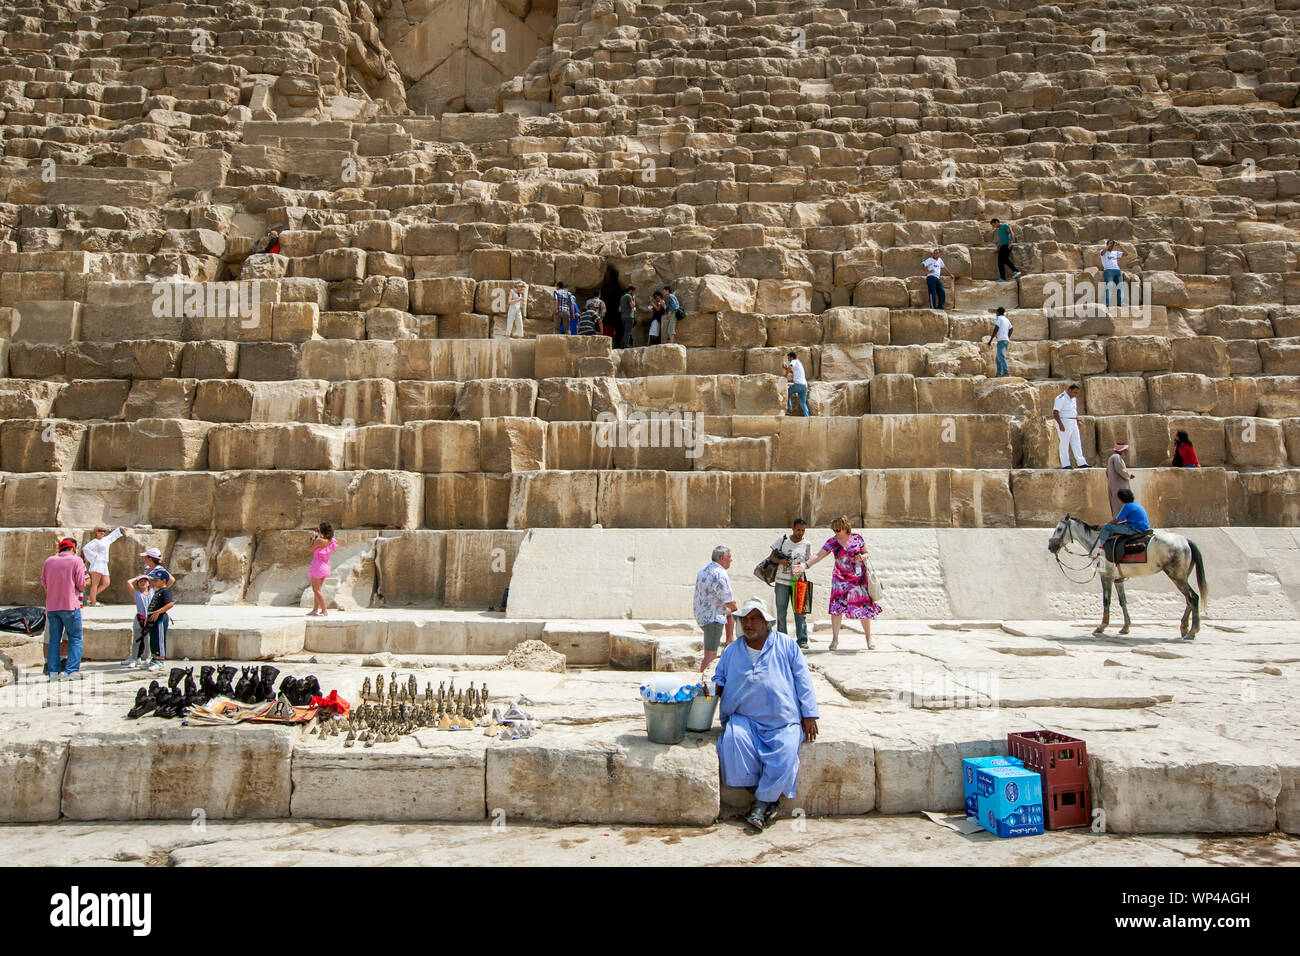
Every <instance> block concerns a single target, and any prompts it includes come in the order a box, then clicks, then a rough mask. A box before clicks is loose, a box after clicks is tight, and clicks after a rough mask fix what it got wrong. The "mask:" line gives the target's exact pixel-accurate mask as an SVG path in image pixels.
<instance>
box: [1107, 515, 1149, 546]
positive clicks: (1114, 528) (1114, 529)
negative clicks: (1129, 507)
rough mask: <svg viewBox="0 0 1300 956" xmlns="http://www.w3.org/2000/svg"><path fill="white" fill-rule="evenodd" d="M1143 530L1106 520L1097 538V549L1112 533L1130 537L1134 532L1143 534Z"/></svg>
mask: <svg viewBox="0 0 1300 956" xmlns="http://www.w3.org/2000/svg"><path fill="white" fill-rule="evenodd" d="M1145 533H1146V532H1144V531H1138V530H1137V529H1135V528H1134V527H1133V526H1132V525H1131V524H1118V523H1117V522H1114V521H1107V522H1106V523H1105V524H1104V525H1102V526H1101V536H1100V537H1098V538H1097V550H1098V551H1100V550H1101V549H1102V547H1103V546H1104V545H1105V544H1106V542H1107V541H1108V540H1110V538H1111V537H1113V536H1114V535H1117V534H1118V535H1120V536H1122V537H1126V538H1128V537H1132V536H1133V535H1135V534H1145Z"/></svg>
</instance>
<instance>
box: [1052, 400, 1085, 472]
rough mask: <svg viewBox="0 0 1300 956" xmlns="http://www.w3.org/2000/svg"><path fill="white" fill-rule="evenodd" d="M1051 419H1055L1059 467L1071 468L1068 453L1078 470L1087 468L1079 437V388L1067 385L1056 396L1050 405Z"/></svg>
mask: <svg viewBox="0 0 1300 956" xmlns="http://www.w3.org/2000/svg"><path fill="white" fill-rule="evenodd" d="M1052 417H1053V418H1055V419H1056V428H1057V432H1058V437H1059V438H1060V442H1061V445H1060V450H1061V467H1062V468H1073V467H1075V466H1074V465H1071V464H1070V452H1074V460H1075V461H1076V462H1078V467H1079V468H1087V467H1088V463H1087V462H1086V461H1084V460H1083V441H1082V439H1081V438H1080V437H1079V386H1078V385H1068V386H1066V389H1065V391H1063V392H1062V393H1061V394H1060V395H1057V396H1056V401H1055V402H1054V403H1053V404H1052Z"/></svg>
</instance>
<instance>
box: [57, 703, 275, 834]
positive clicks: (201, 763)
mask: <svg viewBox="0 0 1300 956" xmlns="http://www.w3.org/2000/svg"><path fill="white" fill-rule="evenodd" d="M133 730H134V732H129V733H128V732H120V733H115V732H110V731H95V732H88V733H81V734H75V735H74V736H73V737H72V739H71V740H70V741H69V742H68V759H67V769H66V770H65V772H64V776H63V799H62V810H63V815H64V816H65V817H67V818H68V819H70V820H191V819H193V817H194V811H195V810H202V811H203V813H204V815H205V816H206V817H207V818H208V819H211V820H229V819H275V818H283V817H286V816H288V814H289V796H290V790H291V783H290V773H289V756H290V750H291V748H292V746H293V732H292V731H290V730H289V729H288V728H284V727H265V726H263V727H255V726H249V725H244V726H236V727H212V728H209V727H179V726H161V727H157V726H151V727H144V726H142V727H140V728H138V729H135V728H133Z"/></svg>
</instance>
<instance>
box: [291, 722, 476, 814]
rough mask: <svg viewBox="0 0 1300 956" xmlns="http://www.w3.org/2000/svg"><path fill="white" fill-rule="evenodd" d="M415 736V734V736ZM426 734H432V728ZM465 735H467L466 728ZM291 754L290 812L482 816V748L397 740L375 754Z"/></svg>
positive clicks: (322, 750) (308, 750) (299, 750)
mask: <svg viewBox="0 0 1300 956" xmlns="http://www.w3.org/2000/svg"><path fill="white" fill-rule="evenodd" d="M421 736H422V735H417V737H416V739H417V740H419V739H420V737H421ZM429 736H432V735H431V734H430V735H429ZM465 736H467V737H468V736H470V735H468V734H466V735H465ZM326 746H327V745H324V744H322V745H321V746H319V747H305V746H301V745H300V746H298V747H296V748H295V749H294V752H293V765H292V779H293V797H292V802H291V805H290V813H291V815H292V816H295V817H305V818H307V819H318V820H340V819H342V820H482V819H483V818H484V817H485V816H486V812H485V809H484V771H483V765H484V750H485V749H486V748H485V746H478V747H468V746H466V747H450V746H437V745H436V744H434V743H433V742H432V741H430V749H427V750H426V749H424V748H423V747H421V746H412V745H410V744H407V743H405V742H404V743H403V744H402V745H401V747H400V748H397V749H394V748H385V749H384V750H383V751H382V752H380V751H378V750H376V751H375V752H374V753H373V754H372V753H371V752H370V751H357V750H344V749H342V747H341V744H339V749H337V750H335V749H334V748H333V747H329V749H326Z"/></svg>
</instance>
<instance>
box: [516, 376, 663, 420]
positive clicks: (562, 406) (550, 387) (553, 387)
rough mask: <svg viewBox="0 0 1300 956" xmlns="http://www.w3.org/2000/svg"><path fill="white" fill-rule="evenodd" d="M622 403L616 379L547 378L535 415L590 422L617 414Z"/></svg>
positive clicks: (542, 387)
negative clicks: (600, 416) (602, 415)
mask: <svg viewBox="0 0 1300 956" xmlns="http://www.w3.org/2000/svg"><path fill="white" fill-rule="evenodd" d="M674 378H675V379H677V377H674ZM677 380H680V381H685V380H684V379H677ZM641 381H642V382H644V381H646V380H641ZM622 401H623V399H622V398H621V396H620V387H619V384H618V383H616V382H615V381H614V380H613V379H609V378H547V379H543V380H542V381H541V382H539V383H538V388H537V403H536V406H535V412H534V414H536V415H537V417H538V418H541V419H543V420H545V421H548V422H564V421H570V422H579V421H580V422H590V421H595V420H596V417H597V416H598V415H601V414H614V413H615V412H616V411H617V409H618V407H619V405H620V404H621V402H622Z"/></svg>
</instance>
